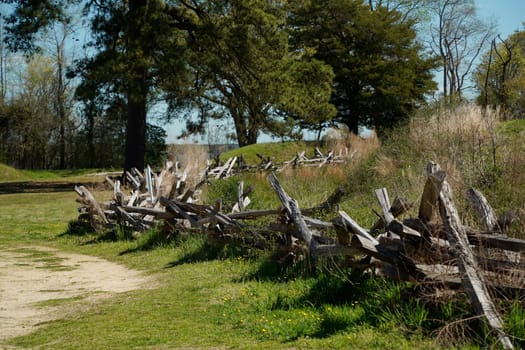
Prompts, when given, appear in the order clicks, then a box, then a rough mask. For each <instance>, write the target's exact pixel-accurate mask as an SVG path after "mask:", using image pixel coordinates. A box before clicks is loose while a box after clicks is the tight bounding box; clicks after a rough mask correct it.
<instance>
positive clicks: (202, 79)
mask: <svg viewBox="0 0 525 350" xmlns="http://www.w3.org/2000/svg"><path fill="white" fill-rule="evenodd" d="M195 13H197V14H199V22H198V31H196V32H195V36H192V37H190V40H189V52H188V54H189V59H188V61H187V62H188V64H189V66H190V67H191V69H192V74H193V81H194V84H193V86H190V87H189V89H188V90H187V91H186V93H187V95H186V96H187V98H188V100H186V101H191V103H190V104H189V105H187V104H182V105H181V106H178V105H176V104H172V107H173V109H174V110H179V111H180V110H182V109H185V110H187V111H189V112H190V114H193V113H194V112H195V111H198V112H199V115H198V120H196V121H195V120H190V122H189V123H188V125H187V129H188V131H189V132H199V131H201V130H203V126H204V125H205V122H206V121H207V118H209V117H210V116H212V117H214V118H217V119H224V118H231V120H232V121H233V125H234V126H235V131H236V137H237V141H238V144H239V146H244V145H248V144H253V143H256V142H257V138H258V136H259V134H260V133H261V132H266V133H269V134H272V135H275V136H279V137H282V138H286V137H292V138H297V137H301V136H302V135H301V134H300V133H298V132H297V131H298V129H297V126H298V125H299V122H300V121H301V122H307V123H320V122H321V121H324V120H330V119H331V118H332V117H333V115H334V114H335V110H334V109H333V107H332V106H330V104H329V96H330V83H331V79H332V72H331V70H330V68H329V67H327V66H326V65H323V64H322V63H321V62H320V61H317V60H312V59H308V60H302V59H301V55H298V54H297V53H296V52H291V51H290V50H289V47H288V37H289V36H288V31H287V30H286V25H287V17H286V8H285V2H284V1H264V0H250V1H244V0H232V1H228V2H219V1H206V2H201V3H200V7H199V8H198V10H196V11H195Z"/></svg>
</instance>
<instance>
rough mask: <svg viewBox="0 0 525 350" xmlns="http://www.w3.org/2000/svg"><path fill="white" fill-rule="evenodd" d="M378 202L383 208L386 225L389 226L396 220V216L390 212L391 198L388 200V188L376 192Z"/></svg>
mask: <svg viewBox="0 0 525 350" xmlns="http://www.w3.org/2000/svg"><path fill="white" fill-rule="evenodd" d="M375 194H376V198H377V201H378V202H379V205H380V206H381V210H382V211H383V219H384V221H385V225H387V226H388V224H390V222H391V221H392V220H394V215H392V213H391V212H390V198H388V192H387V190H386V188H379V189H377V190H375Z"/></svg>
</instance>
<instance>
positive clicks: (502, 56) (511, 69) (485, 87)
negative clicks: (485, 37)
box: [474, 30, 525, 117]
mask: <svg viewBox="0 0 525 350" xmlns="http://www.w3.org/2000/svg"><path fill="white" fill-rule="evenodd" d="M524 69H525V31H523V30H522V31H516V32H514V33H513V34H511V35H510V36H509V37H508V38H506V39H505V40H503V39H502V38H501V36H498V37H497V38H495V39H493V40H492V43H491V48H490V50H489V51H487V52H486V53H485V54H484V55H483V56H482V58H481V63H480V64H479V65H478V67H477V69H476V72H475V74H474V79H475V82H476V87H477V88H478V91H479V95H478V102H479V103H480V104H481V105H482V106H484V107H487V106H492V107H494V108H495V107H502V108H503V111H504V113H505V115H506V116H507V117H521V116H523V115H524V114H525V74H524V73H523V70H524Z"/></svg>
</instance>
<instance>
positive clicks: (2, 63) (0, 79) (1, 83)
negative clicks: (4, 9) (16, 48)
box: [0, 15, 7, 101]
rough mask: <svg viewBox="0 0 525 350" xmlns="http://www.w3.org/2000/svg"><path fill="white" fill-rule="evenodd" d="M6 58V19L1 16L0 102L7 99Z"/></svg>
mask: <svg viewBox="0 0 525 350" xmlns="http://www.w3.org/2000/svg"><path fill="white" fill-rule="evenodd" d="M6 57H7V50H6V49H5V45H4V17H3V16H2V15H0V101H3V100H4V99H5V95H6V89H7V82H6V81H7V80H6V79H7V78H6Z"/></svg>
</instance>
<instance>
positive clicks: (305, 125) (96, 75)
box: [1, 0, 436, 169]
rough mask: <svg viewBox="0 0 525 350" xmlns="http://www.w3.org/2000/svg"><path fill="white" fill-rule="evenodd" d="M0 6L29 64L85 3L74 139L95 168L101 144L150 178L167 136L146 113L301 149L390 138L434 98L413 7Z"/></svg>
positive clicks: (232, 1) (156, 0)
mask: <svg viewBox="0 0 525 350" xmlns="http://www.w3.org/2000/svg"><path fill="white" fill-rule="evenodd" d="M1 2H4V3H9V4H11V8H12V9H13V12H12V14H11V15H10V16H8V17H7V18H8V20H7V34H8V35H7V42H8V43H10V44H11V48H12V49H13V50H23V51H24V52H26V53H27V54H28V55H30V54H31V53H32V52H35V49H36V46H35V45H34V43H35V36H36V34H37V33H39V32H41V31H42V30H44V29H46V28H49V26H50V25H52V24H53V23H56V22H57V21H62V22H63V23H68V21H69V20H71V15H70V14H68V11H66V9H67V7H68V6H69V5H71V4H83V5H85V9H84V12H83V14H84V16H85V18H86V19H87V20H88V21H89V23H90V33H91V39H90V42H89V44H88V50H87V51H86V52H88V55H87V56H86V57H83V58H81V59H78V60H77V61H76V62H75V64H74V65H72V66H70V67H69V73H68V75H67V78H68V79H78V80H79V81H80V84H78V85H77V88H76V94H75V96H76V98H77V103H78V104H79V105H80V106H81V108H78V109H77V110H78V111H80V122H79V123H78V124H79V125H80V129H79V131H78V133H77V134H76V135H75V137H73V138H70V139H69V140H73V139H74V140H76V141H77V143H78V141H81V142H80V143H81V144H82V145H81V146H79V148H77V150H82V152H81V153H82V154H87V155H88V156H87V158H90V159H89V162H88V163H89V164H91V165H93V164H95V163H96V159H95V157H94V156H93V154H95V153H96V152H97V149H99V148H100V147H101V146H100V145H101V144H104V145H107V146H106V149H112V150H119V151H117V152H122V153H123V158H124V159H123V166H124V169H130V168H132V167H137V168H139V169H143V167H144V164H145V163H144V159H145V157H150V155H151V152H149V153H148V151H147V149H146V147H147V145H148V144H151V142H148V140H150V141H151V140H155V144H156V145H158V144H159V137H162V135H163V133H162V132H161V130H159V129H158V128H155V127H154V126H153V125H152V124H151V120H150V116H149V115H151V111H152V108H154V107H155V106H159V105H165V106H168V108H167V111H168V112H167V113H166V115H165V117H166V118H167V119H171V120H173V118H174V117H176V118H178V119H179V120H181V119H182V120H183V121H186V132H188V133H195V132H202V131H203V129H204V128H203V126H204V125H205V123H206V122H207V121H209V120H211V119H217V120H223V121H225V122H231V125H233V126H234V129H235V133H236V138H237V141H238V144H239V145H240V146H243V145H247V144H251V143H256V142H257V140H258V137H259V136H260V135H261V133H266V134H269V135H273V136H275V137H279V138H281V139H286V138H293V139H297V138H301V137H302V132H303V130H305V129H311V130H317V131H320V130H322V128H324V127H326V126H327V125H329V124H331V123H344V124H346V125H348V126H349V128H350V129H351V130H353V131H354V132H356V133H357V132H358V127H359V126H366V127H370V128H376V129H377V130H379V131H381V130H384V129H386V128H390V127H392V126H393V125H395V124H397V123H398V122H399V121H402V120H404V119H406V118H407V117H408V116H409V115H410V113H411V112H412V110H414V109H415V108H417V107H418V106H419V105H421V104H423V103H424V102H425V97H426V94H427V93H429V92H431V91H432V89H434V88H435V87H436V84H435V83H434V82H433V81H432V69H433V68H434V67H435V65H434V62H435V61H434V60H433V59H431V58H430V57H428V55H426V53H425V51H424V49H423V47H422V46H421V45H420V44H419V43H418V41H417V40H416V32H415V22H414V17H413V16H412V15H411V13H412V12H411V11H413V9H414V7H413V6H412V5H411V3H410V2H405V1H385V2H383V1H372V2H364V1H359V0H328V1H325V2H316V1H308V0H294V1H283V0H275V1H266V0H247V1H246V0H244V1H243V0H229V1H217V0H203V1H183V0H175V1H163V0H130V1H122V0H97V1H79V0H53V1H52V0H23V1H13V0H3V1H1ZM403 11H404V12H403ZM62 68H64V67H62ZM59 75H60V76H63V77H64V75H63V74H59ZM59 75H57V77H58V76H59ZM56 100H57V101H58V100H59V96H58V97H57V98H56ZM63 119H64V118H63ZM64 120H65V119H64ZM107 128H111V130H112V131H109V132H108V131H107V130H105V129H107ZM148 130H149V131H150V132H152V133H153V134H151V135H149V136H148V134H147V133H148ZM123 139H124V140H125V142H123V141H122V140H123ZM89 154H91V156H90V155H89ZM148 154H149V155H148Z"/></svg>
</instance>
